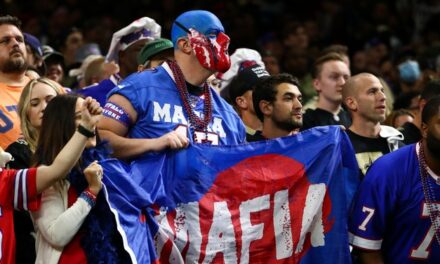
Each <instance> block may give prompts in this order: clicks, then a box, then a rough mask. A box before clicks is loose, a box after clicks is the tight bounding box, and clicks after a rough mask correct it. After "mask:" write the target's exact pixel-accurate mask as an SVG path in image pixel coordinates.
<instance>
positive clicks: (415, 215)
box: [349, 144, 440, 264]
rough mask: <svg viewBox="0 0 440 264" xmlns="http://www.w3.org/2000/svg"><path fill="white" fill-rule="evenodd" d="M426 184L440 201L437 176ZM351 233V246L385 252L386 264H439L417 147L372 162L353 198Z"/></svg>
mask: <svg viewBox="0 0 440 264" xmlns="http://www.w3.org/2000/svg"><path fill="white" fill-rule="evenodd" d="M431 173H432V172H431ZM435 177H436V176H435ZM428 183H429V185H430V187H431V188H432V192H433V193H435V197H436V199H437V202H439V201H440V200H439V199H440V186H439V185H437V184H436V183H435V180H434V179H433V177H428ZM438 205H439V204H437V207H436V208H437V210H439V209H440V206H438ZM349 230H350V243H351V244H352V245H354V246H356V247H360V248H363V249H367V250H382V254H383V257H384V261H385V263H399V264H401V263H440V246H439V244H438V242H437V240H436V238H435V236H434V227H433V225H432V224H431V219H430V217H429V214H428V208H427V205H426V203H425V196H424V193H423V188H422V183H421V178H420V172H419V163H418V158H417V152H416V145H414V144H413V145H409V146H406V147H403V148H401V149H399V150H397V151H395V152H392V153H390V154H387V155H384V156H382V157H381V158H379V159H377V160H376V162H375V163H373V165H372V166H371V167H370V169H369V170H368V172H367V174H366V176H365V179H364V181H363V182H362V183H361V185H360V187H359V191H358V194H357V197H355V200H354V207H353V212H352V214H351V219H350V222H349Z"/></svg>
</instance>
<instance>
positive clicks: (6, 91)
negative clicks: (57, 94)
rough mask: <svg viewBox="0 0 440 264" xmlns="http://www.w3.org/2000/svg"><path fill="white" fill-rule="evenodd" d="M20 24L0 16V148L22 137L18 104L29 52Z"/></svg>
mask: <svg viewBox="0 0 440 264" xmlns="http://www.w3.org/2000/svg"><path fill="white" fill-rule="evenodd" d="M20 26H21V22H20V20H19V19H18V18H16V17H12V16H9V15H7V16H0V147H2V148H3V149H6V148H7V147H8V146H9V144H11V143H12V142H15V141H16V140H17V139H18V137H19V136H20V118H19V117H18V114H17V103H18V100H19V98H20V95H21V91H22V89H23V87H24V86H25V85H26V84H27V83H28V82H29V80H30V79H29V77H27V76H26V74H25V73H26V69H27V61H26V58H27V53H26V46H25V43H24V37H23V33H22V32H21V29H20Z"/></svg>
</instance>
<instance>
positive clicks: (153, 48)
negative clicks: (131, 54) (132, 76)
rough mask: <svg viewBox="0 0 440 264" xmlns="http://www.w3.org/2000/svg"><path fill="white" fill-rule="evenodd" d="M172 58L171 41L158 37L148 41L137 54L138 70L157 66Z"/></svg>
mask: <svg viewBox="0 0 440 264" xmlns="http://www.w3.org/2000/svg"><path fill="white" fill-rule="evenodd" d="M172 59H174V49H173V42H172V41H171V40H169V39H165V38H159V39H156V40H153V41H151V42H148V43H147V44H145V46H144V47H143V48H142V49H141V51H140V52H139V54H138V57H137V61H138V72H140V71H143V70H146V69H151V68H154V67H157V66H159V65H160V64H162V63H163V62H164V61H166V60H172Z"/></svg>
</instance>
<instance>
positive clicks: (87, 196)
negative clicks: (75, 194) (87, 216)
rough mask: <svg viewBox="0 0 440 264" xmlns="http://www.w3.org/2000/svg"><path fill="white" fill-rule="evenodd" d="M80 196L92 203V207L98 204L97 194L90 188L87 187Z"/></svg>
mask: <svg viewBox="0 0 440 264" xmlns="http://www.w3.org/2000/svg"><path fill="white" fill-rule="evenodd" d="M79 198H82V199H84V200H85V201H86V202H87V203H88V204H89V205H90V207H93V206H95V204H96V195H94V194H93V193H92V192H90V190H89V188H87V189H85V190H84V191H83V192H82V193H81V195H80V196H79Z"/></svg>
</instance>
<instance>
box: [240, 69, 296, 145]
mask: <svg viewBox="0 0 440 264" xmlns="http://www.w3.org/2000/svg"><path fill="white" fill-rule="evenodd" d="M301 101H302V95H301V92H300V91H299V82H298V80H297V79H296V78H295V77H293V76H292V75H290V74H287V73H281V74H277V75H274V76H270V77H267V78H266V79H264V80H262V81H261V82H260V83H259V84H257V85H256V87H255V89H254V92H253V103H254V105H255V112H256V114H257V116H258V118H259V119H260V120H261V121H262V122H263V130H262V131H257V133H255V135H254V136H252V137H250V138H249V139H248V141H258V140H264V139H273V138H278V137H285V136H289V135H293V134H296V133H298V131H299V129H300V128H301V127H302V104H301Z"/></svg>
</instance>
